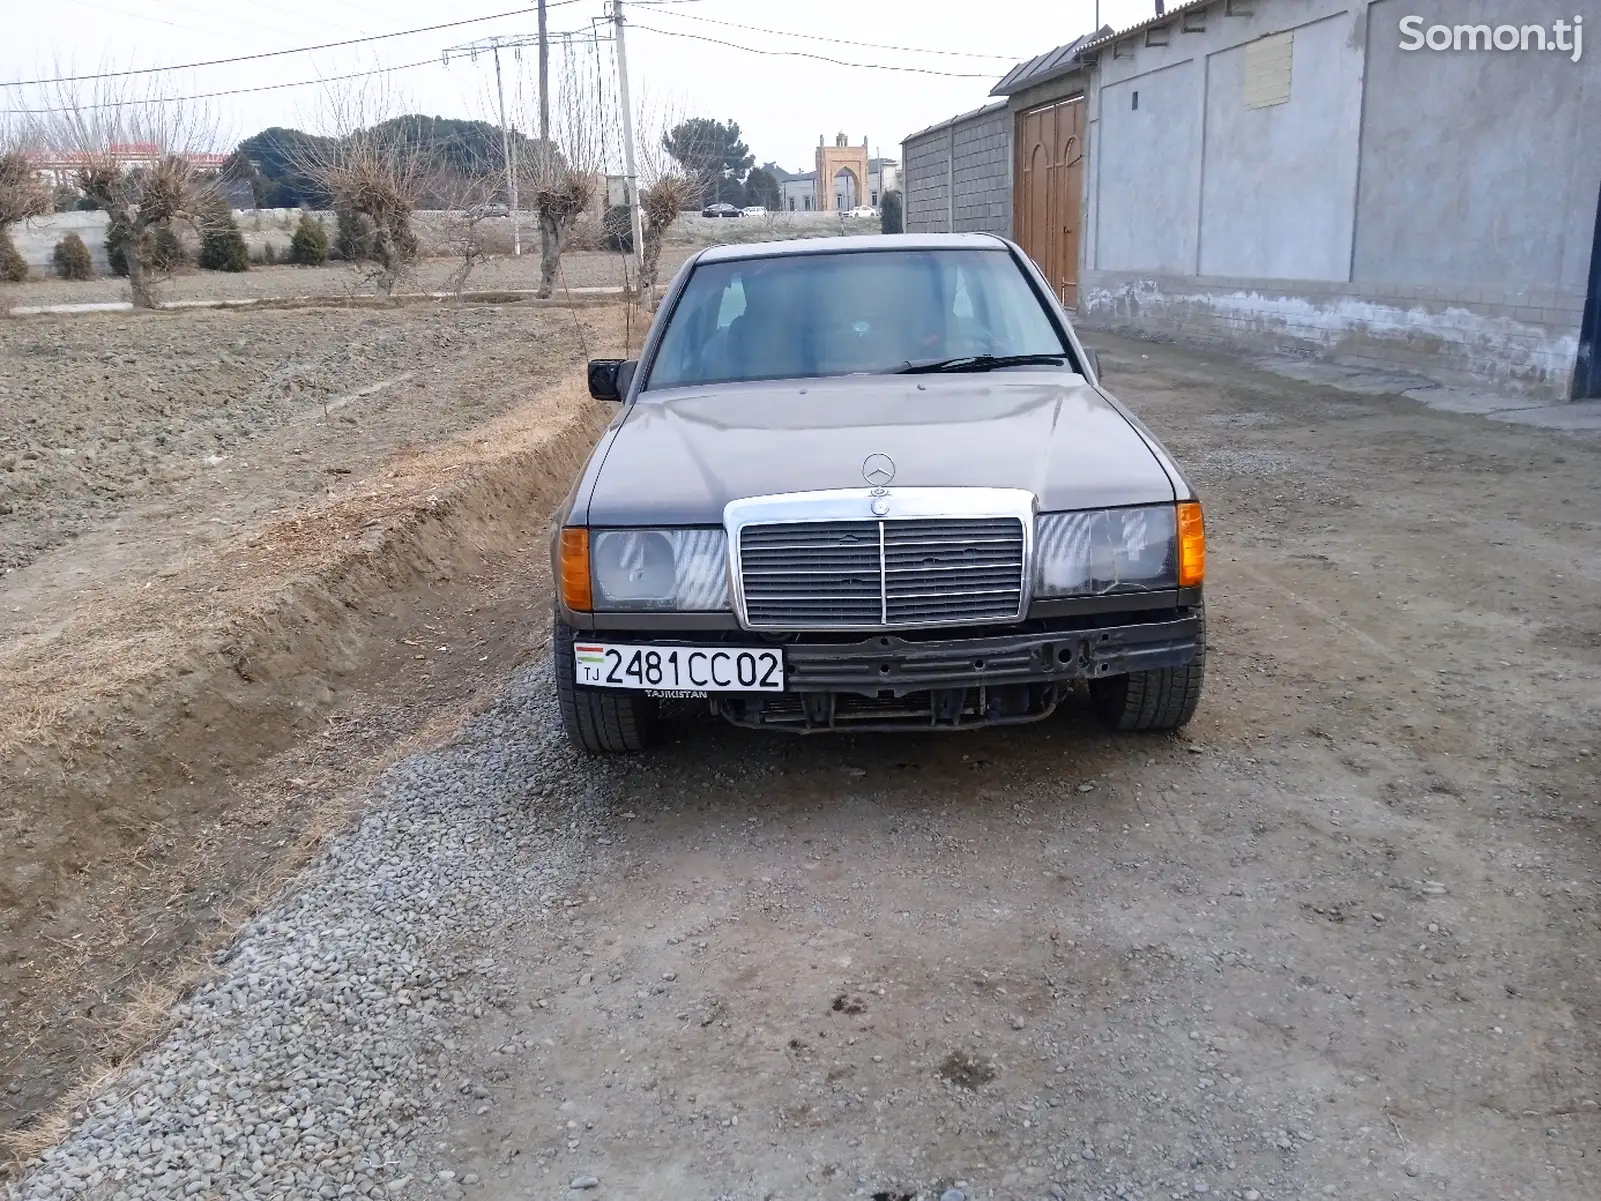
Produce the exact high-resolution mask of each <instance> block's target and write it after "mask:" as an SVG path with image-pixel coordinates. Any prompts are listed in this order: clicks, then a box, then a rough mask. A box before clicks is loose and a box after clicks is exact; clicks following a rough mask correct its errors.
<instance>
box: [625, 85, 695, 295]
mask: <svg viewBox="0 0 1601 1201" xmlns="http://www.w3.org/2000/svg"><path fill="white" fill-rule="evenodd" d="M693 127H694V123H693V122H686V121H685V120H684V119H683V116H682V113H681V112H680V111H679V110H678V109H677V108H676V107H675V106H672V105H664V106H661V107H660V108H659V109H657V110H656V111H653V112H648V113H642V114H641V120H640V122H639V128H640V130H641V131H642V132H641V134H640V143H641V148H640V155H639V161H638V165H639V176H640V178H639V183H640V208H641V210H642V211H641V216H642V217H643V221H642V222H641V225H642V229H641V233H642V234H643V236H644V240H645V244H644V246H642V247H641V248H640V254H639V293H640V295H641V296H642V297H644V296H649V295H651V293H652V291H653V290H654V288H655V287H656V279H657V276H658V274H659V269H660V265H661V255H662V241H663V239H664V238H665V237H666V236H667V231H668V229H669V228H671V226H672V224H673V222H675V221H677V220H678V217H679V214H680V213H682V212H683V211H684V210H685V208H686V207H689V206H692V205H696V204H698V203H699V202H700V198H701V196H702V195H704V194H705V192H706V189H707V187H708V186H709V184H710V183H711V179H710V177H709V176H708V175H707V174H706V172H705V170H704V169H696V168H695V166H694V165H693V164H695V163H697V162H705V161H709V160H710V158H711V157H712V156H711V155H710V153H709V149H710V148H707V150H708V152H705V153H703V152H700V151H698V150H695V149H694V148H691V149H689V150H688V151H686V150H685V148H684V147H683V146H682V144H681V143H682V140H683V139H682V136H680V138H679V139H678V141H677V143H675V144H678V145H679V151H680V154H681V155H683V157H682V158H679V157H675V156H674V155H673V154H672V153H670V152H669V151H668V144H669V139H668V133H669V132H670V131H673V130H684V129H688V128H693Z"/></svg>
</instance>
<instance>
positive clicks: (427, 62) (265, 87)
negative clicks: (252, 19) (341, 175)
mask: <svg viewBox="0 0 1601 1201" xmlns="http://www.w3.org/2000/svg"><path fill="white" fill-rule="evenodd" d="M438 65H439V60H438V59H437V58H425V59H423V60H422V61H420V62H415V63H402V64H400V65H399V66H398V67H377V68H375V69H373V70H371V71H355V72H353V73H351V74H349V75H325V76H323V78H321V79H301V80H297V81H296V82H294V83H264V84H262V85H261V86H259V87H254V88H230V89H229V90H227V91H225V92H201V93H199V94H198V95H195V96H158V97H156V98H155V99H154V100H148V99H143V98H140V99H134V100H108V101H105V102H104V103H101V104H79V105H74V106H73V107H72V108H70V109H67V108H14V109H10V110H8V111H10V112H13V113H21V114H24V115H26V116H34V117H39V116H45V115H47V114H49V113H65V112H79V111H82V112H87V111H89V110H91V109H101V108H130V107H132V106H134V105H141V104H152V103H156V104H179V103H182V102H184V101H188V100H215V99H216V98H217V97H219V96H243V95H245V94H247V93H249V92H278V91H282V90H283V89H285V88H309V87H314V86H316V85H318V84H327V83H339V82H341V81H342V80H346V79H365V78H367V77H368V76H370V75H388V74H389V73H390V72H393V71H411V70H415V69H416V68H417V67H437V66H438Z"/></svg>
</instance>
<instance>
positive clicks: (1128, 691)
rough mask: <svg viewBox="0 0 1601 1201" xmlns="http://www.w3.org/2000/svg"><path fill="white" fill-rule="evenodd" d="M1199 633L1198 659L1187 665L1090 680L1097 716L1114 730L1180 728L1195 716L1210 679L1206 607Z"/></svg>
mask: <svg viewBox="0 0 1601 1201" xmlns="http://www.w3.org/2000/svg"><path fill="white" fill-rule="evenodd" d="M1200 616H1201V628H1200V629H1199V630H1198V631H1197V632H1196V635H1195V659H1194V661H1193V662H1191V663H1188V664H1186V665H1185V666H1183V667H1159V668H1157V669H1156V670H1155V671H1136V672H1130V673H1129V674H1128V675H1122V676H1113V677H1111V678H1110V679H1105V680H1091V681H1090V699H1091V701H1092V702H1094V705H1095V712H1096V715H1097V716H1099V717H1100V719H1101V721H1102V722H1104V723H1105V724H1106V725H1108V726H1110V727H1111V728H1112V729H1114V730H1118V731H1121V732H1141V733H1144V732H1154V731H1162V730H1177V729H1178V728H1179V727H1181V726H1183V725H1185V724H1187V723H1188V722H1189V720H1190V718H1192V717H1194V716H1195V707H1196V706H1197V705H1198V704H1200V702H1201V685H1202V682H1203V681H1204V680H1205V678H1206V610H1205V608H1202V609H1201V610H1200Z"/></svg>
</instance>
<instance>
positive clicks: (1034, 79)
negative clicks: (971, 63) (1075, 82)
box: [990, 25, 1111, 96]
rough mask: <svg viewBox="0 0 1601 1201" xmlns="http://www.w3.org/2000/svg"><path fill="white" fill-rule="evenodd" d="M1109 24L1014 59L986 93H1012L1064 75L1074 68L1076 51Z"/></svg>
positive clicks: (1104, 30)
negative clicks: (1023, 60)
mask: <svg viewBox="0 0 1601 1201" xmlns="http://www.w3.org/2000/svg"><path fill="white" fill-rule="evenodd" d="M1110 28H1111V27H1110V26H1106V25H1103V26H1102V27H1101V28H1100V30H1099V31H1097V32H1096V33H1087V34H1085V35H1084V36H1083V37H1081V38H1075V39H1074V40H1073V41H1071V42H1068V43H1067V44H1066V45H1063V46H1058V47H1057V48H1056V49H1055V50H1047V51H1046V52H1045V53H1044V54H1037V55H1035V56H1034V57H1033V58H1031V59H1029V60H1028V61H1027V62H1026V63H1018V64H1017V66H1015V67H1013V68H1012V69H1011V70H1010V71H1008V72H1007V73H1006V74H1005V75H1003V76H1001V81H1000V82H999V83H998V84H996V85H995V86H994V87H992V88H991V89H990V95H991V96H1014V95H1016V94H1017V93H1018V92H1021V91H1022V90H1023V89H1024V88H1031V87H1033V86H1034V85H1035V84H1037V83H1044V82H1045V81H1046V80H1048V79H1055V78H1056V77H1057V76H1059V75H1067V74H1069V73H1070V72H1072V71H1076V70H1078V67H1079V62H1080V58H1079V53H1080V51H1082V50H1083V49H1084V47H1085V46H1086V45H1087V44H1088V43H1090V42H1091V41H1094V40H1096V39H1098V38H1100V37H1102V36H1104V35H1105V34H1106V33H1108V32H1109V31H1110Z"/></svg>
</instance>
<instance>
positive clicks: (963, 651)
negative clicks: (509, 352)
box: [551, 234, 1206, 751]
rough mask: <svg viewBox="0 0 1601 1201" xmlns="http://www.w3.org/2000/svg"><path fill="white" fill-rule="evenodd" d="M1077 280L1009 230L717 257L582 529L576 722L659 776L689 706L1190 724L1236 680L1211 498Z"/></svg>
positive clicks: (577, 737)
mask: <svg viewBox="0 0 1601 1201" xmlns="http://www.w3.org/2000/svg"><path fill="white" fill-rule="evenodd" d="M1097 377H1098V371H1097V363H1096V359H1095V356H1094V354H1093V352H1089V351H1086V350H1085V348H1084V347H1083V346H1082V345H1081V344H1080V343H1079V341H1078V338H1077V336H1076V335H1075V334H1074V332H1073V329H1072V326H1071V325H1070V324H1069V321H1068V319H1067V315H1066V314H1065V313H1064V312H1063V311H1062V309H1061V307H1060V306H1059V305H1058V304H1057V302H1056V300H1055V298H1054V297H1053V296H1052V293H1051V290H1050V287H1049V285H1048V284H1047V283H1046V281H1045V280H1044V279H1043V278H1042V277H1041V275H1040V273H1039V271H1038V270H1037V269H1036V268H1035V267H1034V265H1033V264H1032V263H1031V262H1030V261H1029V260H1028V258H1027V257H1026V256H1025V255H1024V254H1023V252H1022V251H1021V250H1019V249H1018V247H1017V246H1015V245H1013V244H1012V243H1010V242H1008V241H1006V240H1004V239H1002V238H997V237H991V236H988V235H981V234H942V235H894V236H887V237H866V238H822V239H815V240H808V241H795V242H782V243H772V244H766V245H746V246H722V247H716V248H713V249H708V250H704V251H702V252H700V253H699V254H697V255H695V256H694V257H693V258H692V259H690V261H689V262H687V263H685V264H684V266H683V268H682V269H681V270H680V271H679V272H678V274H677V276H676V277H675V278H674V280H673V282H672V284H671V286H670V287H669V289H668V291H667V294H666V296H665V298H664V299H663V302H662V304H661V306H660V308H659V310H658V312H657V315H656V318H655V321H654V322H653V324H652V326H651V329H650V332H649V335H648V336H647V337H646V340H645V343H644V347H643V349H642V350H641V352H640V356H639V358H638V359H637V360H632V359H631V360H628V361H619V360H609V359H608V360H597V361H595V362H592V363H590V365H589V388H590V392H591V393H592V394H593V395H594V396H596V397H597V398H599V399H601V400H606V401H612V402H615V403H618V404H619V405H620V408H619V410H618V412H617V415H616V417H615V418H614V419H613V420H612V422H611V424H610V425H609V426H608V427H607V429H606V432H605V434H604V435H603V436H602V438H601V439H600V442H599V444H598V445H597V446H596V447H595V450H594V453H593V454H591V455H590V457H589V462H588V463H587V464H586V466H585V467H584V471H583V474H582V476H581V477H580V478H579V480H578V482H577V483H576V485H575V486H574V487H573V489H572V492H571V494H570V495H569V497H568V500H567V502H566V504H565V505H564V506H563V508H562V510H561V512H560V513H559V514H558V517H557V522H556V527H555V529H554V530H553V533H552V541H551V553H552V563H553V567H554V571H555V578H556V581H557V589H556V593H557V596H556V612H555V637H554V647H555V670H556V686H557V689H558V691H559V693H560V700H561V713H562V720H563V722H564V723H565V726H566V729H567V733H568V734H569V735H570V736H571V738H572V739H573V741H574V742H576V743H578V744H579V745H580V746H582V747H584V748H586V749H588V750H591V751H636V750H640V749H643V748H644V747H645V746H646V745H647V744H648V743H649V741H650V737H651V732H652V729H653V726H654V723H655V719H656V715H657V710H658V706H659V704H660V702H661V701H662V700H663V699H668V698H690V699H694V700H704V701H705V703H707V704H708V705H709V706H710V707H711V709H712V710H713V711H714V712H716V713H719V714H721V715H723V716H724V717H726V718H728V719H729V720H730V721H733V722H736V723H738V724H739V725H745V726H757V727H762V728H771V729H777V730H792V731H800V732H809V731H818V730H860V729H904V730H910V729H957V728H969V727H975V726H985V725H998V724H1006V723H1019V722H1027V721H1034V720H1037V719H1039V718H1042V717H1045V716H1047V715H1049V714H1050V713H1051V712H1052V711H1053V710H1054V709H1055V708H1056V706H1057V704H1058V703H1059V702H1060V700H1061V699H1062V697H1063V696H1065V695H1066V694H1067V692H1068V690H1069V689H1071V688H1072V687H1073V685H1074V682H1075V681H1080V680H1082V681H1087V682H1088V687H1089V691H1090V694H1091V696H1092V698H1093V700H1094V703H1095V705H1096V708H1097V709H1098V711H1099V712H1100V713H1101V714H1102V715H1103V716H1104V717H1105V719H1106V720H1107V721H1108V722H1110V723H1111V724H1112V725H1113V726H1114V727H1116V728H1118V729H1122V730H1170V729H1173V728H1175V727H1177V726H1180V725H1182V724H1184V723H1185V722H1186V721H1188V720H1189V719H1190V716H1191V715H1192V714H1193V713H1194V711H1195V706H1196V703H1197V701H1198V700H1199V699H1200V695H1201V680H1202V675H1203V672H1204V667H1205V610H1204V607H1203V603H1202V579H1203V576H1204V573H1205V558H1206V541H1205V533H1204V530H1203V526H1202V520H1201V506H1200V504H1199V502H1198V501H1197V499H1196V496H1195V493H1194V490H1193V489H1191V487H1190V486H1189V485H1188V484H1187V483H1186V482H1185V480H1184V477H1183V476H1182V475H1181V474H1180V472H1179V469H1178V467H1177V466H1176V465H1175V464H1174V463H1173V460H1172V459H1171V458H1170V457H1169V455H1168V454H1167V452H1166V451H1165V450H1163V448H1162V446H1161V444H1160V443H1158V442H1157V440H1156V438H1155V437H1154V436H1153V435H1152V434H1151V432H1150V431H1149V430H1147V429H1146V428H1145V427H1144V426H1143V425H1141V424H1140V422H1139V421H1138V420H1137V419H1136V418H1135V417H1134V416H1133V415H1132V414H1130V413H1129V412H1128V411H1127V410H1126V409H1125V408H1123V406H1122V405H1120V404H1119V403H1118V402H1117V401H1116V400H1115V399H1113V398H1112V397H1111V396H1110V395H1109V394H1108V393H1107V392H1106V391H1105V390H1103V389H1102V388H1101V386H1100V383H1099V380H1098V378H1097Z"/></svg>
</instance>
